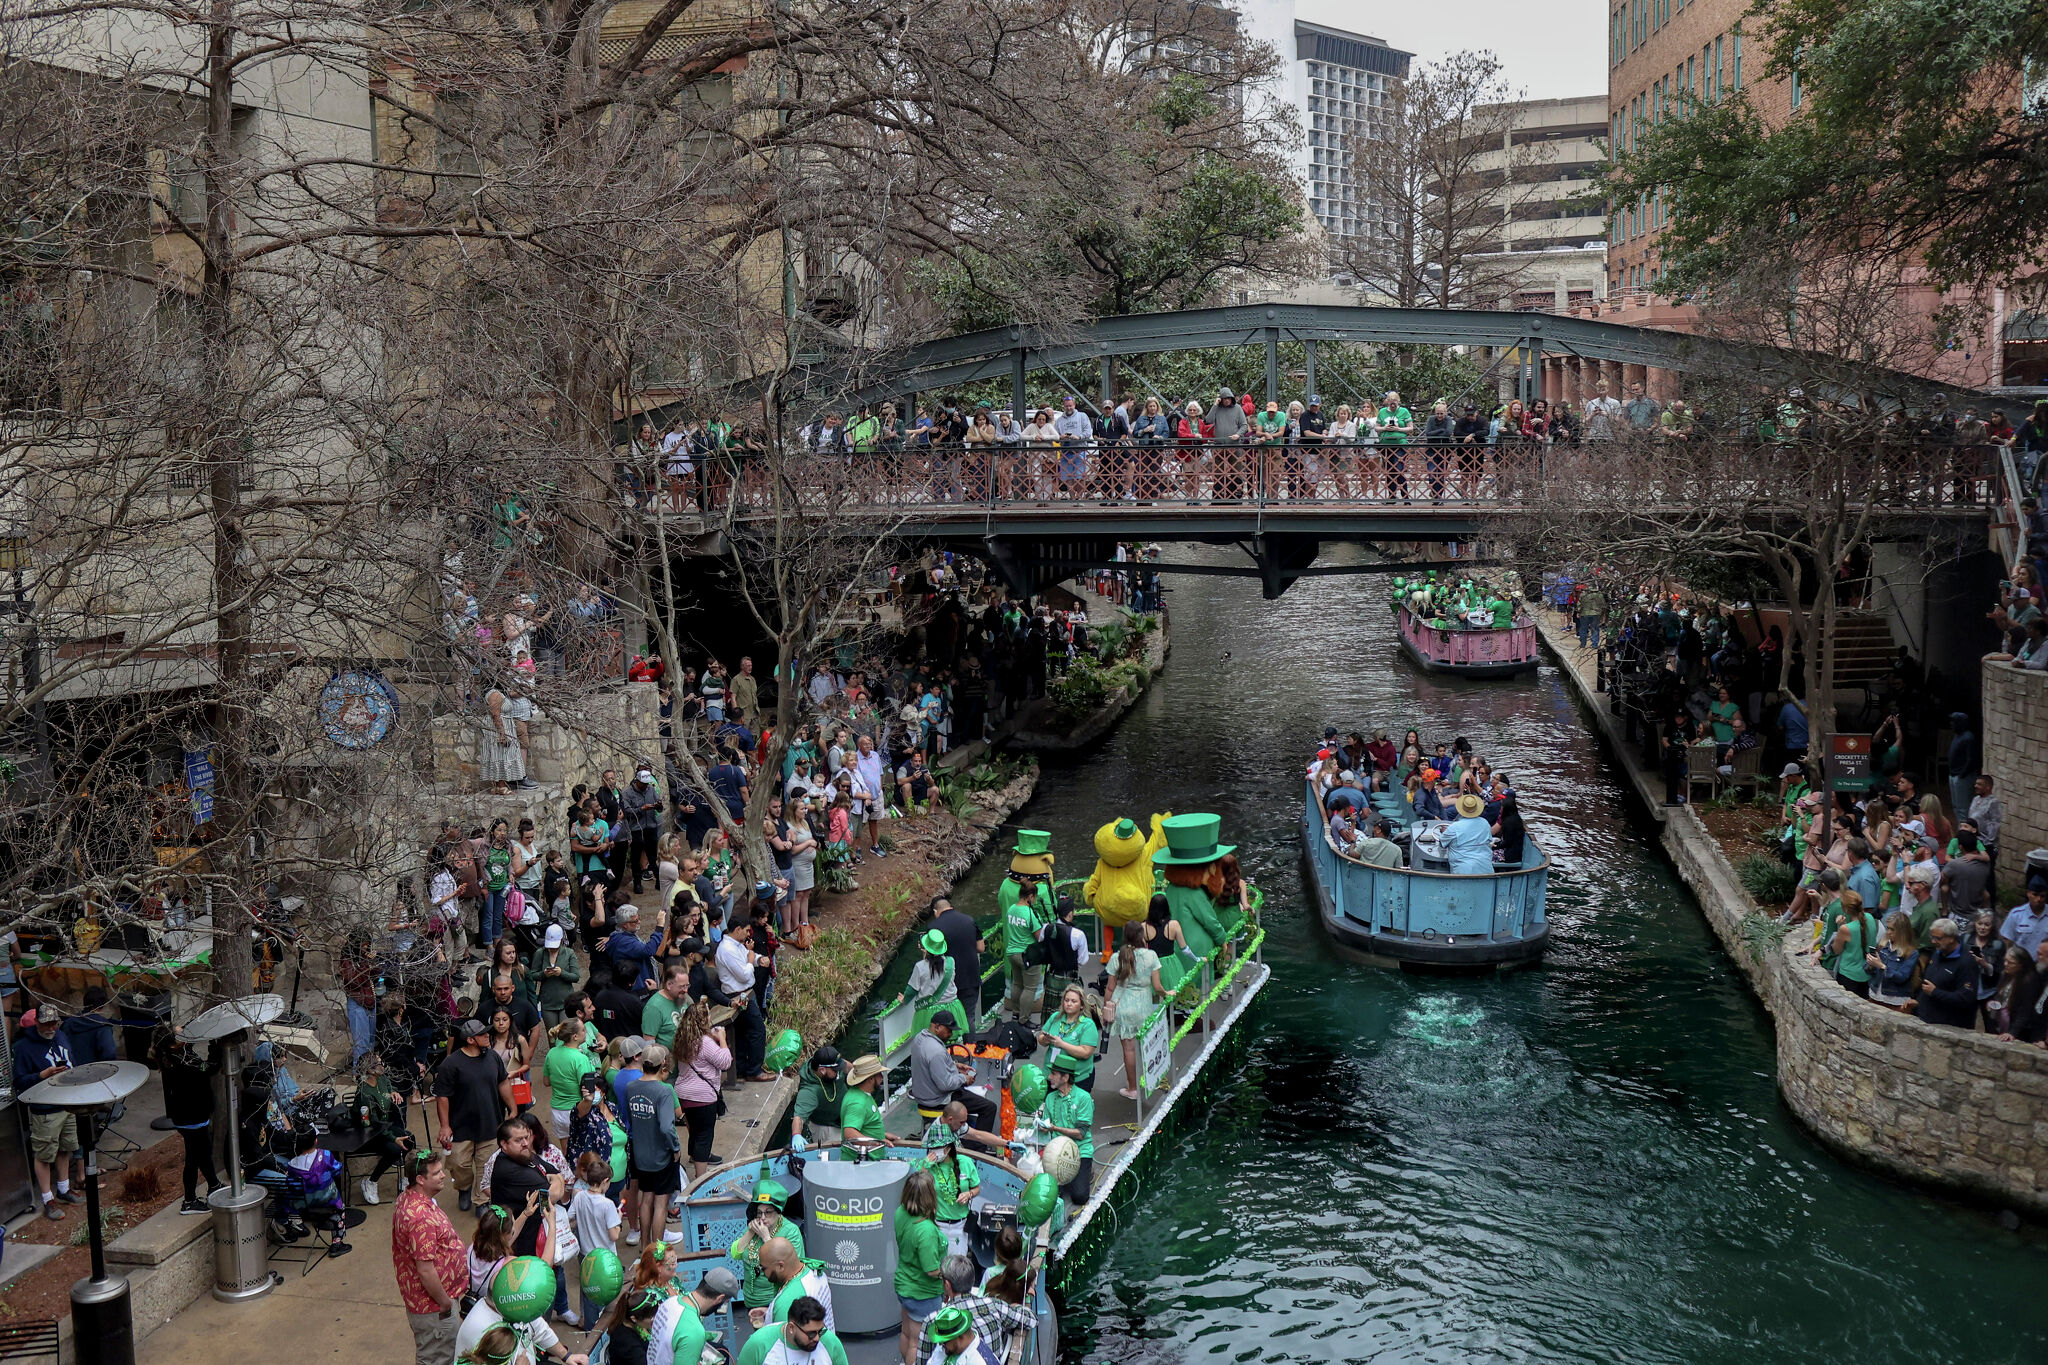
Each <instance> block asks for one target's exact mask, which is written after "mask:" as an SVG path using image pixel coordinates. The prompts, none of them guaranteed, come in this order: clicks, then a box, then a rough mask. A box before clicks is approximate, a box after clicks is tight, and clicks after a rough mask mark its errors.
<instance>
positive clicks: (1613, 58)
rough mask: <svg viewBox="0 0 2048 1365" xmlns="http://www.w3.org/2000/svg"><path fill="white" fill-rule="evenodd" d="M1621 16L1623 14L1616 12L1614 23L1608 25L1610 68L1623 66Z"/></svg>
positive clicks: (1608, 62)
mask: <svg viewBox="0 0 2048 1365" xmlns="http://www.w3.org/2000/svg"><path fill="white" fill-rule="evenodd" d="M1621 15H1622V12H1621V11H1620V10H1616V11H1615V12H1614V22H1613V23H1611V24H1609V25H1608V33H1607V48H1608V52H1607V64H1608V65H1609V66H1620V65H1621Z"/></svg>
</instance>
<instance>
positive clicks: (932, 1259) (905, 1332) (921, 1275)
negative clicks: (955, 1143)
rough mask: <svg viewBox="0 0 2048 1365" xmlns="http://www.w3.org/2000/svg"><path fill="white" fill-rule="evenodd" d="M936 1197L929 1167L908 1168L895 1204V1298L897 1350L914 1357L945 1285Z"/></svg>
mask: <svg viewBox="0 0 2048 1365" xmlns="http://www.w3.org/2000/svg"><path fill="white" fill-rule="evenodd" d="M938 1211H939V1197H938V1191H937V1187H936V1186H935V1185H934V1183H933V1181H932V1173H931V1172H930V1171H912V1172H911V1173H910V1176H909V1178H908V1179H906V1180H905V1181H904V1182H903V1195H902V1202H901V1203H900V1204H898V1206H897V1208H896V1228H895V1230H896V1298H897V1300H898V1301H899V1302H900V1303H902V1305H903V1321H902V1324H901V1326H902V1335H901V1336H900V1338H899V1339H898V1341H897V1348H898V1354H900V1355H901V1356H902V1357H903V1358H904V1359H905V1360H911V1359H914V1357H913V1355H912V1352H914V1351H915V1350H916V1349H917V1339H918V1338H919V1337H920V1336H922V1335H923V1334H924V1324H925V1319H927V1318H929V1317H930V1316H931V1315H932V1314H934V1313H936V1312H938V1311H939V1305H940V1304H941V1303H942V1302H943V1301H944V1297H945V1292H946V1291H945V1287H944V1286H943V1285H942V1284H941V1283H940V1282H939V1267H940V1266H941V1265H943V1264H945V1260H946V1234H945V1233H944V1232H942V1231H940V1230H939V1223H938V1216H937V1215H938Z"/></svg>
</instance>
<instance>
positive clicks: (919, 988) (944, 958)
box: [889, 929, 967, 1033]
mask: <svg viewBox="0 0 2048 1365" xmlns="http://www.w3.org/2000/svg"><path fill="white" fill-rule="evenodd" d="M918 946H919V947H921V948H923V949H924V952H923V953H921V954H919V956H918V959H917V965H916V966H914V967H912V968H911V969H910V984H909V986H908V987H907V989H906V991H905V992H904V994H900V995H898V996H897V997H896V1001H895V1004H892V1005H891V1006H890V1007H889V1008H890V1009H894V1008H895V1007H896V1005H900V1004H902V1003H903V1002H904V1000H905V999H908V1000H909V1001H910V1002H911V1003H912V1004H913V1005H914V1006H916V1010H917V1013H916V1018H915V1023H914V1024H913V1025H912V1031H913V1032H918V1033H921V1032H923V1031H924V1029H925V1027H926V1026H927V1025H929V1024H930V1023H931V1021H932V1015H934V1014H936V1013H937V1012H938V1011H940V1010H942V1009H943V1010H945V1011H946V1012H947V1013H949V1014H951V1015H952V1016H953V1019H954V1021H955V1027H956V1028H958V1029H960V1030H961V1031H962V1032H965V1031H966V1029H967V1023H966V1021H965V1020H964V1019H962V1018H961V1016H962V1014H964V1013H965V1011H963V1010H962V1009H961V1008H960V1006H959V1003H958V1001H959V999H960V992H959V989H958V988H957V986H956V985H955V983H954V980H953V959H952V958H951V957H950V956H949V955H948V954H947V952H946V936H945V934H943V933H941V932H940V931H939V930H937V929H927V930H925V931H924V937H923V938H921V939H919V940H918Z"/></svg>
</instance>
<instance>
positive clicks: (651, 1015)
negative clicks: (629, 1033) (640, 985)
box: [640, 960, 690, 1047]
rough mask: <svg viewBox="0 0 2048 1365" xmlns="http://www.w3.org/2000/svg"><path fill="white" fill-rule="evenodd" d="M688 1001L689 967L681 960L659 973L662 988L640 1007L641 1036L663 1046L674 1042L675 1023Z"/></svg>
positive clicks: (668, 1045)
mask: <svg viewBox="0 0 2048 1365" xmlns="http://www.w3.org/2000/svg"><path fill="white" fill-rule="evenodd" d="M689 1005H690V969H689V968H688V967H687V966H685V965H684V964H683V963H682V962H681V961H680V960H677V961H674V962H671V963H669V965H668V966H667V967H666V968H665V969H664V970H663V971H662V974H661V989H660V990H658V991H656V992H655V993H654V994H652V995H650V996H648V997H647V1003H646V1004H645V1005H642V1006H641V1007H640V1036H641V1037H643V1038H645V1039H647V1041H649V1042H650V1043H660V1044H661V1045H662V1046H663V1047H674V1046H675V1044H676V1024H677V1022H678V1021H680V1020H681V1019H682V1017H683V1011H684V1010H685V1009H688V1008H689Z"/></svg>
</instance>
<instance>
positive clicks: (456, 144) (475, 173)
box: [434, 90, 480, 194]
mask: <svg viewBox="0 0 2048 1365" xmlns="http://www.w3.org/2000/svg"><path fill="white" fill-rule="evenodd" d="M475 118H476V115H475V113H474V111H473V110H472V109H471V107H470V98H469V92H468V91H466V90H437V91H435V92H434V121H435V122H436V123H438V124H439V125H440V127H439V128H437V129H436V130H435V132H434V170H435V171H436V172H437V173H438V174H440V175H444V176H452V177H455V178H456V179H458V180H463V181H472V182H473V181H476V180H477V179H479V178H480V173H479V169H478V166H477V159H476V148H475V146H473V145H472V144H471V142H470V140H469V137H470V129H471V128H472V127H473V126H474V122H475ZM440 188H441V190H442V192H443V193H444V194H447V193H461V194H468V193H469V192H470V191H472V190H474V189H475V188H476V185H475V184H473V183H471V184H462V185H456V184H444V185H442V186H441V187H440Z"/></svg>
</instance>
